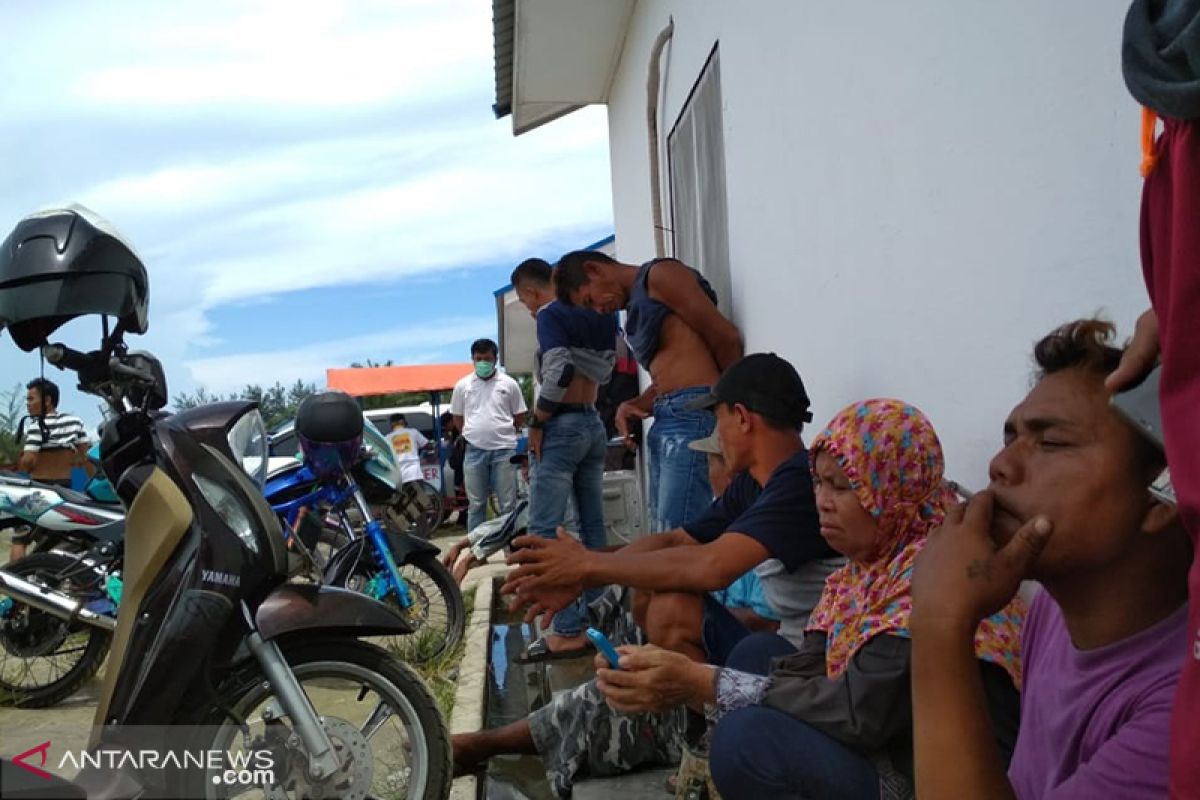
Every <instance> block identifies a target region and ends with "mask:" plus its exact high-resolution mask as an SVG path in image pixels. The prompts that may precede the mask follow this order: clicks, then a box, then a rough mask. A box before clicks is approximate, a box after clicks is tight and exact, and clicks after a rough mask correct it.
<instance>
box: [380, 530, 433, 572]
mask: <svg viewBox="0 0 1200 800" xmlns="http://www.w3.org/2000/svg"><path fill="white" fill-rule="evenodd" d="M386 533H387V540H388V544H389V545H390V546H391V548H392V558H394V559H396V563H397V564H401V565H403V564H407V563H408V559H409V558H410V557H412V556H413V555H414V554H416V553H433V554H435V555H437V554H440V553H441V551H440V550H438V547H437V545H436V544H430V543H429V541H428V540H427V539H422V538H420V537H417V536H413V535H411V534H408V533H397V532H396V531H387V532H386Z"/></svg>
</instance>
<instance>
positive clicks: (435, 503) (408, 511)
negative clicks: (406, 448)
mask: <svg viewBox="0 0 1200 800" xmlns="http://www.w3.org/2000/svg"><path fill="white" fill-rule="evenodd" d="M364 420H365V424H364V426H363V440H364V441H365V442H366V445H367V449H368V453H367V456H366V457H365V458H363V459H361V460H360V461H359V462H358V463H356V464H355V465H354V468H353V470H351V474H352V475H353V477H354V480H355V482H356V483H357V484H358V485H359V487H360V488H361V489H362V492H363V496H364V497H366V499H367V502H368V503H370V504H371V506H372V508H373V509H374V512H373V513H374V514H375V515H376V516H381V517H382V518H383V519H384V520H385V521H386V522H387V523H388V524H390V525H391V526H392V527H393V528H395V529H396V530H400V531H404V532H405V533H408V534H410V535H413V536H418V537H420V538H422V539H428V538H429V536H430V535H431V534H432V533H433V531H434V530H435V529H436V528H437V527H438V525H440V524H441V522H442V517H443V513H444V510H445V509H444V499H443V497H442V493H441V491H440V490H439V489H438V487H436V486H434V485H433V484H432V483H430V482H429V481H426V480H413V481H405V480H404V479H403V477H402V475H401V469H400V464H399V462H398V461H397V460H396V455H395V453H393V452H392V447H391V445H390V444H389V442H388V440H387V437H385V436H384V435H383V434H382V433H381V432H380V431H379V429H378V428H377V427H375V424H374V423H373V422H371V421H370V419H368V418H367V417H366V415H365V414H364ZM271 455H272V456H274V457H273V458H272V459H271V467H270V472H269V474H268V478H274V477H276V475H277V474H279V473H281V472H284V471H287V470H291V469H294V468H295V466H296V465H295V461H296V459H295V458H294V457H293V456H296V455H297V442H296V430H295V420H289V421H287V422H285V423H283V424H282V425H280V426H279V427H278V428H277V429H275V431H273V432H272V433H271Z"/></svg>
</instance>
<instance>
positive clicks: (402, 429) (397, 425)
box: [387, 414, 429, 483]
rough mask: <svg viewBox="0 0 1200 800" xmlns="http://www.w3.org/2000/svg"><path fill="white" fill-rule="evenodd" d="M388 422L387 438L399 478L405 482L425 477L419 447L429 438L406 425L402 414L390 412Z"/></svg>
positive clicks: (425, 443) (427, 442)
mask: <svg viewBox="0 0 1200 800" xmlns="http://www.w3.org/2000/svg"><path fill="white" fill-rule="evenodd" d="M388 422H389V423H390V424H391V426H392V432H391V433H389V434H388V436H387V439H388V443H390V444H391V446H392V452H393V453H394V454H395V455H396V465H397V466H399V467H400V480H402V481H403V482H405V483H408V482H409V481H419V480H421V479H422V478H424V477H425V476H424V474H423V473H422V472H421V448H422V447H424V446H425V445H427V444H429V440H428V439H426V438H425V434H423V433H421V432H420V431H419V430H417V429H416V428H410V427H408V420H407V419H405V417H404V415H403V414H392V416H391V417H389V418H388Z"/></svg>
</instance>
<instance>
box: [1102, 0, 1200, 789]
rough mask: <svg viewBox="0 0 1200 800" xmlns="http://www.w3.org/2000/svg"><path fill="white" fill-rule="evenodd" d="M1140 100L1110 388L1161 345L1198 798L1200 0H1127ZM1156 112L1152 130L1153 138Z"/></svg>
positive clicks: (1179, 729)
mask: <svg viewBox="0 0 1200 800" xmlns="http://www.w3.org/2000/svg"><path fill="white" fill-rule="evenodd" d="M1121 66H1122V70H1123V72H1124V76H1125V85H1126V86H1127V87H1128V89H1129V92H1130V93H1131V94H1132V95H1133V96H1134V98H1135V99H1136V100H1137V101H1138V102H1139V103H1141V104H1142V106H1143V107H1144V108H1143V111H1142V148H1143V158H1142V174H1143V175H1144V176H1145V179H1146V180H1145V184H1144V185H1143V187H1142V214H1141V248H1142V272H1143V275H1144V276H1145V279H1146V288H1147V289H1149V294H1150V306H1151V309H1150V310H1149V311H1147V312H1146V313H1145V314H1144V315H1143V316H1142V318H1141V319H1140V320H1139V321H1138V326H1137V329H1136V331H1135V333H1134V338H1133V343H1132V344H1131V345H1130V347H1129V348H1128V349H1127V350H1126V351H1125V358H1123V359H1122V361H1121V365H1120V367H1119V368H1118V369H1117V370H1116V371H1114V373H1113V374H1112V375H1111V376H1109V379H1108V388H1109V389H1110V390H1112V391H1119V390H1121V389H1124V388H1128V387H1130V386H1133V385H1135V384H1136V383H1137V382H1138V381H1139V380H1140V378H1141V376H1143V375H1145V374H1146V372H1148V371H1149V369H1150V368H1151V366H1153V364H1154V360H1155V359H1156V358H1157V356H1158V355H1159V353H1160V352H1161V354H1162V378H1161V381H1160V385H1159V397H1160V403H1161V406H1162V423H1163V439H1164V444H1165V446H1166V451H1167V463H1168V464H1169V465H1170V467H1171V479H1172V483H1173V484H1174V487H1175V495H1176V497H1177V498H1178V501H1179V512H1180V515H1181V516H1182V518H1183V523H1184V525H1185V526H1187V529H1188V533H1189V534H1190V536H1191V539H1192V553H1193V555H1192V558H1193V563H1192V571H1191V574H1190V576H1189V578H1188V586H1189V593H1190V595H1191V612H1190V616H1189V621H1188V631H1189V636H1188V657H1187V659H1185V661H1184V666H1183V674H1182V677H1181V678H1180V681H1179V695H1178V697H1177V698H1176V700H1175V716H1174V717H1173V719H1172V723H1171V725H1172V732H1171V796H1172V797H1177V798H1195V797H1200V758H1197V753H1200V546H1198V544H1200V538H1198V537H1200V457H1197V453H1200V412H1198V409H1200V325H1197V324H1196V320H1197V318H1198V317H1200V224H1198V222H1197V220H1200V2H1197V0H1134V2H1133V3H1132V4H1131V6H1130V8H1129V14H1128V15H1127V16H1126V18H1125V31H1124V40H1123V42H1122V46H1121ZM1156 118H1158V119H1161V120H1162V135H1160V136H1159V137H1158V138H1157V140H1156V139H1155V137H1154V132H1155V128H1156Z"/></svg>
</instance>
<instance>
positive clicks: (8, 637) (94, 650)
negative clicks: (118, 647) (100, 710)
mask: <svg viewBox="0 0 1200 800" xmlns="http://www.w3.org/2000/svg"><path fill="white" fill-rule="evenodd" d="M4 569H5V570H6V571H7V572H10V573H12V574H14V575H17V576H19V577H21V578H24V579H25V580H27V581H29V582H30V583H34V584H37V585H39V586H44V587H46V588H48V589H51V590H54V591H57V592H63V593H65V594H68V595H70V596H72V597H74V598H76V599H83V598H86V597H88V596H90V594H91V593H92V589H93V584H95V582H96V581H97V578H96V576H95V573H94V572H93V571H92V568H91V567H89V566H88V565H86V564H82V563H81V562H80V561H79V559H76V558H72V557H70V556H66V555H62V554H59V553H48V552H46V553H33V554H32V555H28V556H25V557H24V558H22V559H19V560H17V561H14V562H12V563H10V564H7V565H5V567H4ZM111 639H112V636H111V635H110V634H109V633H108V632H107V631H104V630H101V629H100V628H94V627H92V626H90V625H85V624H84V623H82V622H78V621H75V622H68V621H67V620H64V619H61V618H59V617H56V616H54V615H53V614H50V613H47V612H45V611H42V610H41V609H37V608H33V607H32V606H29V605H26V604H25V603H22V602H21V601H20V600H17V599H15V598H11V597H8V596H7V595H5V594H3V593H2V592H0V705H6V706H17V707H19V708H46V707H47V706H52V705H54V704H55V703H58V702H60V701H62V700H65V699H66V698H68V697H70V696H71V695H73V694H74V693H75V692H76V691H78V690H79V688H80V687H81V686H83V685H84V684H85V683H87V682H88V680H90V679H91V678H92V676H93V675H95V674H96V672H97V671H99V669H100V665H101V664H102V663H103V662H104V656H105V655H107V653H108V645H109V642H110V641H111Z"/></svg>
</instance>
